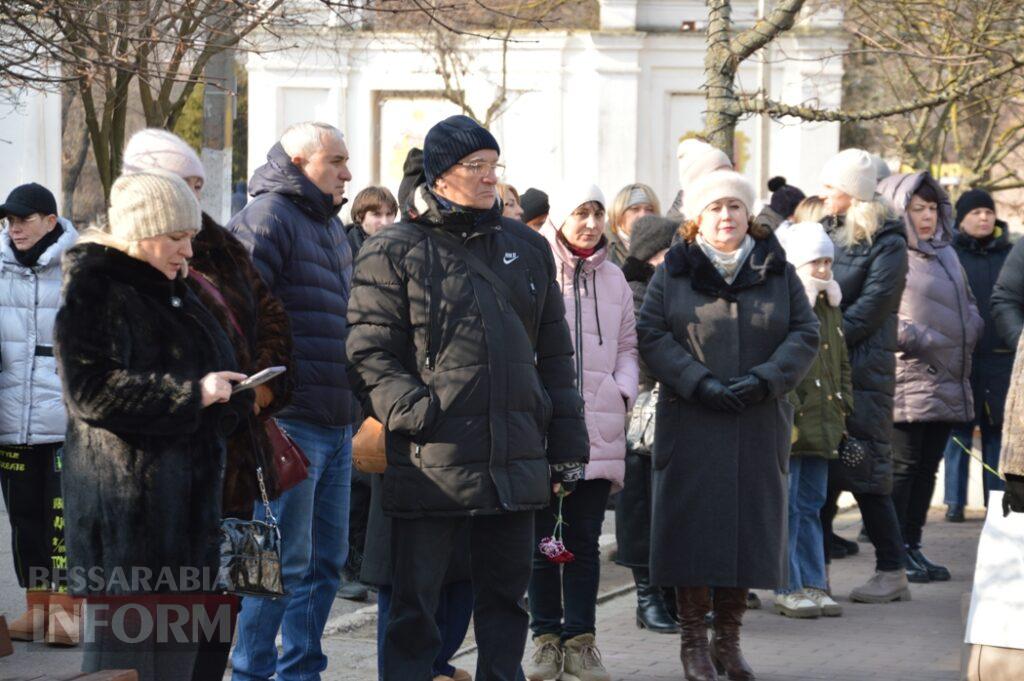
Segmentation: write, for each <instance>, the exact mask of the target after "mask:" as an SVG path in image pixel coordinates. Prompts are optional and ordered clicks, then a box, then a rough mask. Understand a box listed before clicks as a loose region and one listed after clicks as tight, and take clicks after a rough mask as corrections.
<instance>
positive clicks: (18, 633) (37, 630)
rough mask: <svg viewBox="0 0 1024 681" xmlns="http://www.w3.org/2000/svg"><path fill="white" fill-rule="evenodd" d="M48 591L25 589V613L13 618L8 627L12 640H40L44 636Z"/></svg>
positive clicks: (48, 599) (48, 598)
mask: <svg viewBox="0 0 1024 681" xmlns="http://www.w3.org/2000/svg"><path fill="white" fill-rule="evenodd" d="M49 603H50V592H49V591H26V592H25V604H26V607H25V614H23V615H22V616H21V617H18V618H17V619H15V620H13V621H12V622H11V623H10V624H9V625H8V627H7V628H8V629H9V630H10V633H11V639H12V640H14V641H42V640H43V637H44V636H46V617H47V607H48V606H49Z"/></svg>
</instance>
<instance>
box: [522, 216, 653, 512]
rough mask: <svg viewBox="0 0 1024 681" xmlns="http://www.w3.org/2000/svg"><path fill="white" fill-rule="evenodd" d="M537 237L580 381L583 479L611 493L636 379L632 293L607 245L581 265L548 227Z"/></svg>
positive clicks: (621, 463) (618, 481)
mask: <svg viewBox="0 0 1024 681" xmlns="http://www.w3.org/2000/svg"><path fill="white" fill-rule="evenodd" d="M541 234H543V235H544V237H545V238H547V240H548V243H549V244H551V250H552V252H553V253H554V254H555V264H556V267H557V269H558V282H559V284H560V285H561V287H562V295H563V296H564V297H565V319H566V321H567V322H568V323H569V332H570V333H571V334H572V338H573V346H574V347H575V349H576V357H575V361H576V371H577V374H578V375H582V377H583V379H582V385H583V389H582V392H583V400H584V402H585V403H586V418H587V432H588V433H589V435H590V463H589V464H587V472H586V478H587V480H594V479H599V478H601V479H606V480H611V482H612V493H613V494H614V493H615V492H617V491H618V490H620V489H621V488H622V480H623V477H624V475H625V471H626V464H625V458H626V413H627V411H628V410H629V409H632V407H633V402H634V401H636V395H637V386H638V384H639V381H640V366H639V363H638V359H637V349H636V318H635V317H634V314H633V293H632V291H630V289H629V284H627V283H626V277H624V276H623V274H622V271H621V270H620V269H619V268H618V267H616V266H615V265H613V264H612V263H611V262H610V261H609V260H607V258H608V249H607V247H602V248H601V249H600V250H598V251H597V252H596V253H594V255H592V256H590V257H589V258H587V259H585V260H583V262H582V263H581V262H580V258H578V257H576V256H575V255H573V253H572V252H571V251H570V250H569V247H568V246H567V245H566V243H565V242H564V241H562V240H561V239H560V238H559V237H558V232H557V231H556V230H555V228H554V227H553V226H551V224H550V223H548V224H547V225H545V226H544V228H543V229H542V230H541ZM581 369H582V370H581Z"/></svg>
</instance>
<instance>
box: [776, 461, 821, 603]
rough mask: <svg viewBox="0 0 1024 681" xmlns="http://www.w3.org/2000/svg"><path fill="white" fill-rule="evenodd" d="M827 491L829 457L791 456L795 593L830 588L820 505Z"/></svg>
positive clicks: (792, 586) (791, 547)
mask: <svg viewBox="0 0 1024 681" xmlns="http://www.w3.org/2000/svg"><path fill="white" fill-rule="evenodd" d="M827 495H828V460H827V459H822V458H820V457H817V456H793V457H790V459H789V546H788V554H789V588H788V589H787V590H785V591H781V592H779V593H792V592H794V591H800V590H801V589H804V588H807V587H812V588H815V589H825V588H827V584H826V582H827V580H826V579H825V546H824V539H823V537H822V531H821V508H822V506H824V505H825V498H826V496H827Z"/></svg>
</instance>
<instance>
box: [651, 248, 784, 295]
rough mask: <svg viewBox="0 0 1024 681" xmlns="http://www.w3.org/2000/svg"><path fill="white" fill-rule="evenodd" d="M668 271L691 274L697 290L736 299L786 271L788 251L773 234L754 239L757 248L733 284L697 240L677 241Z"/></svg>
mask: <svg viewBox="0 0 1024 681" xmlns="http://www.w3.org/2000/svg"><path fill="white" fill-rule="evenodd" d="M665 270H666V271H667V272H668V274H669V275H670V276H673V277H689V279H690V284H691V286H693V290H694V291H699V292H701V293H706V294H708V295H710V296H714V297H716V298H724V299H725V300H729V301H734V300H736V294H737V293H739V292H740V291H742V290H744V289H748V288H752V287H754V286H760V285H761V284H763V283H764V282H765V281H766V280H767V279H768V276H769V275H778V274H784V273H785V272H786V252H785V251H784V250H782V246H781V245H780V244H779V241H778V239H776V238H775V235H774V234H770V235H768V237H766V238H764V239H756V238H755V241H754V250H753V251H751V253H750V255H749V256H747V261H746V262H745V263H744V264H743V266H742V267H741V268H740V272H739V274H738V275H736V278H735V279H734V280H733V282H732V283H731V284H727V283H726V282H725V279H723V278H722V275H721V274H719V273H718V270H716V269H715V266H714V265H712V264H711V260H710V259H709V258H708V256H706V255H705V254H704V251H703V250H701V247H700V246H698V245H697V244H696V242H692V243H687V242H685V241H683V242H679V243H677V244H676V245H675V246H673V247H672V248H670V249H669V251H668V253H666V254H665Z"/></svg>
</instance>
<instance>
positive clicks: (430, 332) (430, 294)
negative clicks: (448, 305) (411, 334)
mask: <svg viewBox="0 0 1024 681" xmlns="http://www.w3.org/2000/svg"><path fill="white" fill-rule="evenodd" d="M426 249H427V277H426V279H427V280H426V294H427V300H426V303H427V309H426V313H427V328H426V332H427V353H426V354H427V356H426V359H425V360H424V361H423V365H424V367H426V369H427V371H433V370H434V343H433V341H434V280H433V271H432V267H431V266H432V265H433V261H434V255H433V253H434V249H433V248H431V245H430V242H429V240H428V241H427V247H426ZM417 452H418V450H417Z"/></svg>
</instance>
